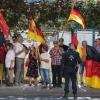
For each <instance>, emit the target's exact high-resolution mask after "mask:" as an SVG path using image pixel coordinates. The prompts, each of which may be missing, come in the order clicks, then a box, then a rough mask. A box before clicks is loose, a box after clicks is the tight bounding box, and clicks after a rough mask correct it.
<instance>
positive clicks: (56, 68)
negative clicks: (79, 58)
mask: <svg viewBox="0 0 100 100" xmlns="http://www.w3.org/2000/svg"><path fill="white" fill-rule="evenodd" d="M52 83H53V85H61V83H62V67H61V65H52Z"/></svg>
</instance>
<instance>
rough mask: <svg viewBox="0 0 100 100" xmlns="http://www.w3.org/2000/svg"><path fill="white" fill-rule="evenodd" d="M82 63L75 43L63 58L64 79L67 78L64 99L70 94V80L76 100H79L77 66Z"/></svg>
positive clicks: (71, 44) (70, 45)
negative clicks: (77, 99)
mask: <svg viewBox="0 0 100 100" xmlns="http://www.w3.org/2000/svg"><path fill="white" fill-rule="evenodd" d="M80 63H81V59H80V57H79V53H78V52H76V51H75V47H74V44H73V43H70V44H69V49H68V50H67V51H66V52H65V53H64V54H63V56H62V64H63V66H64V78H65V88H64V91H65V94H64V97H65V98H67V97H68V92H69V80H70V79H71V81H72V89H73V95H74V99H76V98H77V76H76V75H77V70H78V68H77V64H80Z"/></svg>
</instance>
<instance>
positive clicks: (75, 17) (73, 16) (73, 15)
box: [68, 9, 86, 29]
mask: <svg viewBox="0 0 100 100" xmlns="http://www.w3.org/2000/svg"><path fill="white" fill-rule="evenodd" d="M72 20H74V21H76V22H77V23H79V24H80V25H82V27H83V29H85V28H86V25H85V22H84V20H83V18H82V16H81V14H80V13H79V12H78V11H77V10H75V9H72V10H71V13H70V16H69V18H68V21H72Z"/></svg>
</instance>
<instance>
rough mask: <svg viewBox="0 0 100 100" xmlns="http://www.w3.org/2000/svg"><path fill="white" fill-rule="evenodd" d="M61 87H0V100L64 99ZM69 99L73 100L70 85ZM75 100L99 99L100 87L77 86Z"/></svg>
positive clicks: (23, 85) (25, 85)
mask: <svg viewBox="0 0 100 100" xmlns="http://www.w3.org/2000/svg"><path fill="white" fill-rule="evenodd" d="M63 88H64V86H63V87H62V88H53V89H47V88H46V89H43V88H42V87H41V85H39V86H35V87H34V86H31V87H30V86H28V85H27V84H22V85H21V86H13V87H6V86H5V85H3V86H1V87H0V100H66V99H63V98H62V96H63V94H64V91H63ZM68 99H69V100H73V95H72V89H71V86H70V93H69V98H68ZM77 100H100V89H93V88H89V87H81V86H78V98H77Z"/></svg>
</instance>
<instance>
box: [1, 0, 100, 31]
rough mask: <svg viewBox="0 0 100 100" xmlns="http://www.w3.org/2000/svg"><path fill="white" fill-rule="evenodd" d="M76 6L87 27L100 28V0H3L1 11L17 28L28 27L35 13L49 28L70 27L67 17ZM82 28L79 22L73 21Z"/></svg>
mask: <svg viewBox="0 0 100 100" xmlns="http://www.w3.org/2000/svg"><path fill="white" fill-rule="evenodd" d="M72 7H74V8H75V9H77V10H78V11H79V12H80V13H81V15H82V16H83V18H84V20H85V22H86V26H87V28H96V29H100V16H99V14H100V2H96V1H95V0H85V2H83V1H82V0H81V1H80V2H79V1H76V2H75V0H54V1H53V2H48V1H45V0H43V1H40V2H33V3H27V2H24V0H1V1H0V11H1V12H2V13H3V14H4V16H5V18H6V20H7V23H8V25H9V26H10V27H11V28H13V29H14V28H15V29H27V28H28V25H29V19H28V18H29V15H33V16H34V18H35V19H36V20H37V22H38V23H39V24H40V25H42V26H44V27H47V28H50V27H56V28H60V29H64V28H70V27H71V25H70V24H69V25H67V18H68V16H69V14H70V11H71V9H72ZM73 25H74V26H76V28H80V26H79V25H78V24H77V23H75V22H74V23H73Z"/></svg>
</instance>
